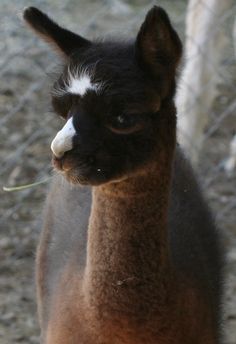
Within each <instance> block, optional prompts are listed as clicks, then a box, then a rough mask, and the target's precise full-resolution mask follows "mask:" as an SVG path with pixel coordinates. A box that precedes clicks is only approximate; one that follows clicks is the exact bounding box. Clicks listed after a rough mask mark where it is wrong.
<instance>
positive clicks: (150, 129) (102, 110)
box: [24, 7, 181, 185]
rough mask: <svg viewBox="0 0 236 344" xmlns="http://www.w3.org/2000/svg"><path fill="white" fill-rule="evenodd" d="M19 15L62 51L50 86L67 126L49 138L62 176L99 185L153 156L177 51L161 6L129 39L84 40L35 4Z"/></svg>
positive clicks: (135, 170)
mask: <svg viewBox="0 0 236 344" xmlns="http://www.w3.org/2000/svg"><path fill="white" fill-rule="evenodd" d="M24 18H25V20H26V21H27V22H28V23H29V24H30V26H31V27H33V28H34V30H35V31H36V32H37V33H39V34H40V35H41V36H42V37H43V38H44V39H46V40H47V41H50V42H51V43H53V44H54V46H56V48H57V50H59V51H60V53H62V54H63V55H64V58H66V64H65V68H64V71H63V73H62V75H61V76H60V77H59V79H58V80H57V81H56V82H55V84H54V87H53V90H52V104H53V107H54V110H55V112H56V113H58V114H59V115H60V116H62V117H63V118H65V119H66V120H67V121H68V122H67V126H68V125H69V129H63V130H64V131H63V132H62V133H61V134H60V135H59V139H58V137H57V138H56V139H55V140H54V142H53V145H52V147H53V148H54V149H53V152H54V156H53V161H54V165H55V166H56V167H57V168H58V169H59V170H61V171H63V173H64V174H65V176H66V178H67V179H69V180H70V181H72V182H73V183H82V184H91V185H99V184H102V183H106V182H110V181H117V180H121V179H124V178H127V177H129V176H131V175H133V174H134V173H140V171H142V170H143V168H144V167H145V166H146V165H147V164H149V163H150V161H152V160H153V159H155V158H158V148H159V146H160V144H161V142H160V141H161V137H163V123H162V122H163V118H164V116H165V109H166V108H168V107H169V106H170V104H171V105H172V106H173V103H172V102H173V100H172V99H173V95H174V90H175V70H176V67H177V65H178V62H179V59H180V55H181V43H180V41H179V38H178V36H177V34H176V32H175V31H174V30H173V28H172V27H171V24H170V22H169V19H168V17H167V15H166V13H165V12H164V11H163V10H162V9H160V8H158V7H154V8H153V9H152V10H150V11H149V13H148V14H147V17H146V19H145V21H144V23H143V24H142V26H141V28H140V31H139V34H138V36H137V38H136V40H135V41H133V42H129V43H128V42H127V43H123V42H122V43H121V42H117V41H107V42H103V43H99V42H96V43H92V42H89V41H87V40H85V39H84V38H82V37H80V36H78V35H75V34H73V33H71V32H69V31H67V30H65V29H62V28H61V27H59V26H58V25H57V24H55V23H54V22H52V21H51V20H50V19H49V18H48V17H47V16H46V15H45V14H42V13H41V12H40V11H38V10H37V9H35V8H29V9H27V10H26V11H25V13H24ZM169 116H171V117H172V118H169V119H167V118H165V121H167V120H169V121H170V123H171V122H173V123H175V120H174V117H175V113H174V112H173V111H171V112H169ZM173 125H174V124H173ZM69 132H70V133H72V134H70V135H71V136H70V137H69V136H68V135H69V134H68V133H69ZM63 133H64V134H63ZM166 134H168V133H166ZM63 135H64V137H63ZM65 136H66V139H65ZM63 140H64V141H63ZM68 140H69V141H70V142H69V141H68ZM63 145H64V146H63ZM59 150H60V154H59V153H58V152H59Z"/></svg>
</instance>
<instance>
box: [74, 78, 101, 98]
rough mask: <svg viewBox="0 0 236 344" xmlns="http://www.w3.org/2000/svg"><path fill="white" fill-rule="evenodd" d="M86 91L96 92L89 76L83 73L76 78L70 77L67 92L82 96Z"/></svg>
mask: <svg viewBox="0 0 236 344" xmlns="http://www.w3.org/2000/svg"><path fill="white" fill-rule="evenodd" d="M88 90H94V91H96V90H97V87H96V85H95V84H92V82H91V79H90V77H89V75H87V74H85V73H83V74H82V75H80V76H78V77H74V76H72V75H71V76H70V80H69V85H68V86H67V91H68V92H70V93H72V94H77V95H80V96H83V95H85V94H86V92H87V91H88Z"/></svg>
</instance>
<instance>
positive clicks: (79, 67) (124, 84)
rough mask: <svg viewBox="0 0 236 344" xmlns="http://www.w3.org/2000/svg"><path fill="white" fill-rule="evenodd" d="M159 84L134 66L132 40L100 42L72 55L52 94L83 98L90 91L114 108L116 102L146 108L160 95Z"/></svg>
mask: <svg viewBox="0 0 236 344" xmlns="http://www.w3.org/2000/svg"><path fill="white" fill-rule="evenodd" d="M159 81H160V82H161V79H160V80H158V81H156V80H153V79H152V78H151V77H149V76H148V75H147V73H145V71H143V70H142V69H141V68H140V66H139V65H138V64H137V62H136V60H135V54H134V45H133V42H132V41H131V42H119V41H115V42H114V41H112V42H110V41H105V42H104V41H103V42H102V43H100V42H98V43H96V44H94V45H93V46H91V47H90V48H87V49H86V50H84V51H83V50H82V51H81V50H80V51H79V52H78V53H74V54H73V56H72V57H71V59H70V61H69V64H68V65H67V66H65V68H64V71H63V73H62V74H61V76H60V78H59V79H58V80H57V82H56V83H55V84H54V88H53V90H52V94H53V96H55V97H61V96H63V95H66V94H72V95H73V94H74V95H77V96H80V97H83V98H84V97H85V98H86V95H87V94H88V92H89V93H91V92H92V93H94V94H95V95H104V96H105V97H106V101H107V102H108V103H109V100H111V101H112V102H113V105H114V106H116V105H115V103H114V102H118V103H120V104H124V103H129V106H130V107H136V108H139V106H140V104H143V107H146V106H148V107H149V106H152V104H151V102H150V99H152V98H156V96H158V95H159V90H160V89H161V86H160V83H159ZM139 110H140V111H142V109H141V108H139ZM130 111H131V112H132V111H133V110H132V109H130ZM134 111H136V110H134Z"/></svg>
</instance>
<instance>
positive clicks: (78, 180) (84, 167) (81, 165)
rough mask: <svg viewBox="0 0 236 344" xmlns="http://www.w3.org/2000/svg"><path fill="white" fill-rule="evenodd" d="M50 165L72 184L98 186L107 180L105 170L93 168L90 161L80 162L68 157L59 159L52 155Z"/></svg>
mask: <svg viewBox="0 0 236 344" xmlns="http://www.w3.org/2000/svg"><path fill="white" fill-rule="evenodd" d="M52 164H53V166H54V167H55V169H56V170H57V171H58V172H59V173H61V174H62V175H63V176H64V177H65V179H66V180H67V181H69V182H71V183H72V184H81V185H100V184H102V183H104V182H105V181H106V179H107V178H106V172H105V170H103V169H102V168H100V167H96V166H94V164H93V163H92V162H91V159H90V161H87V160H86V161H80V160H76V159H75V158H72V157H70V156H69V155H68V156H66V155H65V156H64V157H63V158H60V159H59V158H57V157H56V156H54V155H53V157H52Z"/></svg>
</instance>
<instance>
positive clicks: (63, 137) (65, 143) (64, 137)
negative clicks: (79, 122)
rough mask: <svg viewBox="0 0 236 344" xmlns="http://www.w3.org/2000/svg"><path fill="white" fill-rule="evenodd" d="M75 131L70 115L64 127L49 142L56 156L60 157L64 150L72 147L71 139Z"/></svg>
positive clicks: (66, 150)
mask: <svg viewBox="0 0 236 344" xmlns="http://www.w3.org/2000/svg"><path fill="white" fill-rule="evenodd" d="M75 133H76V131H75V128H74V125H73V123H72V117H71V118H69V119H68V121H67V122H66V124H65V125H64V127H63V128H62V129H61V130H60V131H58V133H57V135H56V136H55V138H54V140H53V141H52V143H51V150H52V152H53V154H54V155H55V156H56V157H57V158H61V157H62V156H63V155H64V153H65V152H68V151H69V150H71V149H72V148H73V145H72V139H73V136H74V135H75Z"/></svg>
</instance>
